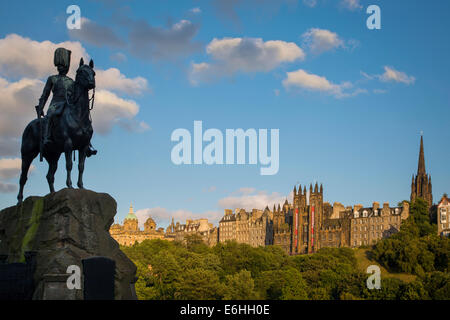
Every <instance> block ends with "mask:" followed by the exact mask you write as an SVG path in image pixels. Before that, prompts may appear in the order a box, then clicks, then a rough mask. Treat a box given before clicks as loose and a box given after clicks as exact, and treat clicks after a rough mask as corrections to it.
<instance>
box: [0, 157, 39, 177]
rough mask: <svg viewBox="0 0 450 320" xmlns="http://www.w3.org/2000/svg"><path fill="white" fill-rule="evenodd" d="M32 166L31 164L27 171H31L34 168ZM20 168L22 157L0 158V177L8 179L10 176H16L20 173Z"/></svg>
mask: <svg viewBox="0 0 450 320" xmlns="http://www.w3.org/2000/svg"><path fill="white" fill-rule="evenodd" d="M34 169H35V168H34V166H33V165H31V167H30V169H29V171H28V172H32V171H33V170H34ZM21 170H22V159H19V158H14V159H7V158H5V159H0V179H3V180H8V179H12V178H16V177H18V176H19V175H20V172H21Z"/></svg>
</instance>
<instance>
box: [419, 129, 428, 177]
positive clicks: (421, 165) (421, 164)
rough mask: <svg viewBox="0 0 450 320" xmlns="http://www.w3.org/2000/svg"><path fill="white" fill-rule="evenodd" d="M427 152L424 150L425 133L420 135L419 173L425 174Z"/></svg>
mask: <svg viewBox="0 0 450 320" xmlns="http://www.w3.org/2000/svg"><path fill="white" fill-rule="evenodd" d="M425 174H426V171H425V154H424V151H423V135H421V136H420V151H419V164H418V166H417V175H418V176H420V175H425Z"/></svg>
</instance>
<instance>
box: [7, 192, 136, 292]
mask: <svg viewBox="0 0 450 320" xmlns="http://www.w3.org/2000/svg"><path fill="white" fill-rule="evenodd" d="M116 209H117V204H116V201H115V200H114V199H113V198H112V197H111V196H110V195H108V194H105V193H96V192H93V191H89V190H78V189H63V190H61V191H59V192H56V193H53V194H49V195H47V196H45V197H29V198H27V199H26V200H25V201H24V202H23V203H22V204H20V205H17V206H13V207H10V208H7V209H4V210H2V211H0V255H7V262H8V263H13V262H24V261H25V260H24V253H25V252H27V251H34V252H36V271H35V273H34V283H35V288H36V289H35V291H34V293H33V299H37V300H40V299H61V300H66V299H69V300H82V299H83V265H82V259H86V258H89V257H93V256H103V257H107V258H109V259H112V260H114V261H115V263H116V272H115V285H114V287H115V290H114V291H115V299H116V300H120V299H136V295H135V293H134V282H135V281H136V276H135V274H136V266H135V265H134V264H133V262H132V261H131V260H130V259H128V257H127V256H126V255H125V254H124V253H123V252H122V251H121V250H120V249H119V244H118V243H117V242H116V241H115V240H114V239H113V238H112V237H111V236H110V234H109V227H110V226H111V224H112V223H113V221H114V216H115V214H116ZM70 265H77V266H79V267H80V270H81V286H82V287H81V289H79V290H77V289H72V290H69V289H67V286H65V280H64V279H66V277H67V276H69V274H67V268H68V267H69V266H70Z"/></svg>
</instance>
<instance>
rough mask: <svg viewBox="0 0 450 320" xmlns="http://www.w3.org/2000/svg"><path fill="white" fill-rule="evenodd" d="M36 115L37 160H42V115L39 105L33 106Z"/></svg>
mask: <svg viewBox="0 0 450 320" xmlns="http://www.w3.org/2000/svg"><path fill="white" fill-rule="evenodd" d="M35 108H36V113H37V117H38V119H39V161H40V162H42V161H43V153H44V144H43V142H42V138H43V137H42V117H41V112H40V108H39V106H35Z"/></svg>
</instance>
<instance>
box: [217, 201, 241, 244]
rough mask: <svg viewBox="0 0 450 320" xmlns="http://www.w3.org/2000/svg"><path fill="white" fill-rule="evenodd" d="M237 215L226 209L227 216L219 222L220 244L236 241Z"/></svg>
mask: <svg viewBox="0 0 450 320" xmlns="http://www.w3.org/2000/svg"><path fill="white" fill-rule="evenodd" d="M236 236H237V234H236V215H235V214H233V211H232V210H231V209H225V215H224V216H223V218H222V219H221V220H220V221H219V242H222V243H223V242H226V241H232V240H236Z"/></svg>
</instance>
